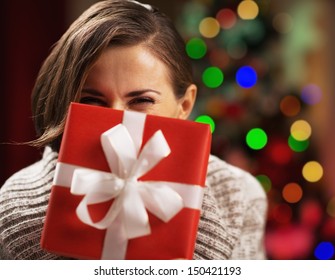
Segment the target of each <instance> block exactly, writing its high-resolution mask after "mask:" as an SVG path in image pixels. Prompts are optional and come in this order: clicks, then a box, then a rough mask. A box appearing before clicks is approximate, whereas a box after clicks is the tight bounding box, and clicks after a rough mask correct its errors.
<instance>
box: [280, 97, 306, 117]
mask: <svg viewBox="0 0 335 280" xmlns="http://www.w3.org/2000/svg"><path fill="white" fill-rule="evenodd" d="M279 107H280V111H281V112H282V113H283V114H284V115H285V116H287V117H293V116H296V115H297V114H298V113H299V112H300V110H301V104H300V100H299V99H298V98H297V97H295V96H292V95H287V96H285V97H284V98H283V99H282V100H281V101H280V104H279Z"/></svg>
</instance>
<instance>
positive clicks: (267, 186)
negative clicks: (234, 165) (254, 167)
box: [256, 175, 272, 192]
mask: <svg viewBox="0 0 335 280" xmlns="http://www.w3.org/2000/svg"><path fill="white" fill-rule="evenodd" d="M256 179H257V180H258V181H259V182H260V183H261V185H262V186H263V189H264V191H265V192H269V191H270V190H271V187H272V182H271V179H270V178H269V177H268V176H266V175H257V176H256Z"/></svg>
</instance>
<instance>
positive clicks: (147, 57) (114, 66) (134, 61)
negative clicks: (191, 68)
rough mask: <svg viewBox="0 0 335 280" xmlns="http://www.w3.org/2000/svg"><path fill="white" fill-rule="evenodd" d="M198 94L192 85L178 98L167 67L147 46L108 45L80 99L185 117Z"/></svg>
mask: <svg viewBox="0 0 335 280" xmlns="http://www.w3.org/2000/svg"><path fill="white" fill-rule="evenodd" d="M195 95H196V87H195V85H191V86H189V88H188V89H187V90H186V93H185V96H184V97H183V98H180V99H177V98H176V97H175V94H174V92H173V87H172V84H171V81H170V77H169V75H168V68H167V67H166V66H165V64H164V63H163V62H161V61H160V60H159V59H157V58H156V57H155V56H153V55H152V54H151V53H150V51H148V50H147V49H146V48H145V47H143V46H141V45H139V46H131V47H112V48H109V49H107V50H106V51H105V52H103V53H102V55H101V56H100V57H99V59H98V60H97V61H96V63H95V64H94V65H93V67H92V68H91V69H90V70H89V72H88V76H87V79H86V81H85V83H84V86H83V89H82V92H81V98H80V102H81V103H85V104H91V105H97V106H103V107H109V108H113V109H118V110H134V111H140V112H144V113H147V114H152V115H159V116H166V117H173V118H180V119H186V118H187V117H188V115H189V114H190V112H191V110H192V107H193V103H194V99H195Z"/></svg>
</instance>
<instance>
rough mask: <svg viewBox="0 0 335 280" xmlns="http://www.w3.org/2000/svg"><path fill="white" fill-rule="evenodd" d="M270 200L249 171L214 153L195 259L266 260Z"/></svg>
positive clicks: (211, 158) (210, 164) (208, 175)
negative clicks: (232, 164)
mask: <svg viewBox="0 0 335 280" xmlns="http://www.w3.org/2000/svg"><path fill="white" fill-rule="evenodd" d="M266 211H267V200H266V196H265V193H264V191H263V189H262V187H261V186H260V184H259V183H258V181H257V180H256V179H255V178H254V177H253V176H251V175H250V174H249V173H247V172H245V171H243V170H241V169H239V168H236V167H233V166H231V165H229V164H227V163H226V162H224V161H222V160H220V159H218V158H216V157H214V156H211V157H210V161H209V165H208V174H207V188H206V191H205V196H204V201H203V206H202V214H201V218H200V223H199V229H198V237H197V243H196V250H195V255H194V258H195V259H264V258H265V251H264V244H263V238H264V230H265V221H266Z"/></svg>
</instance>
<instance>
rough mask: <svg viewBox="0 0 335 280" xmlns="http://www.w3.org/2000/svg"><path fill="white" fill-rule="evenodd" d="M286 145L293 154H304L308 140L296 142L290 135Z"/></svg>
mask: <svg viewBox="0 0 335 280" xmlns="http://www.w3.org/2000/svg"><path fill="white" fill-rule="evenodd" d="M287 142H288V145H289V147H290V148H291V149H292V151H294V152H304V151H306V150H307V149H308V147H309V140H303V141H298V140H296V139H295V138H294V137H292V135H290V136H289V138H288V141H287Z"/></svg>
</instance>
